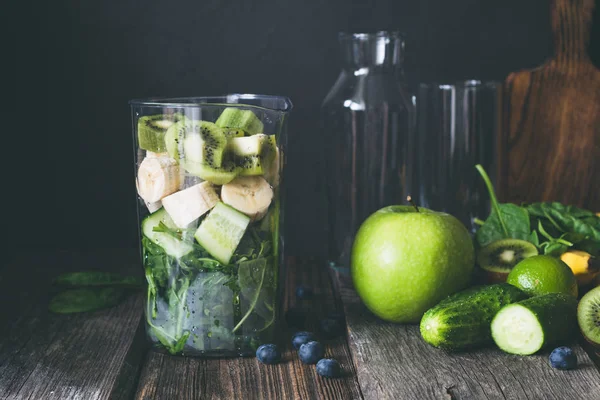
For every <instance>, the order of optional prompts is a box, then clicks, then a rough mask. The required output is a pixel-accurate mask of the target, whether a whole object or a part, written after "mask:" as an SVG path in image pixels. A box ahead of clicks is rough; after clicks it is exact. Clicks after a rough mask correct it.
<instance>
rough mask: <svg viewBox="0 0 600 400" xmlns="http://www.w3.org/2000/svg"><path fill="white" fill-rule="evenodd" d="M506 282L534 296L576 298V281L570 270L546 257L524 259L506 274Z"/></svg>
mask: <svg viewBox="0 0 600 400" xmlns="http://www.w3.org/2000/svg"><path fill="white" fill-rule="evenodd" d="M506 282H508V283H510V284H511V285H514V286H516V287H518V288H519V289H521V290H523V291H525V293H527V294H529V295H531V296H535V295H540V294H547V293H564V294H570V295H571V296H574V297H577V293H578V289H577V280H576V279H575V275H573V272H572V271H571V269H570V268H569V267H568V266H567V264H565V263H564V262H562V261H561V260H559V259H558V258H554V257H552V256H548V255H538V256H533V257H529V258H526V259H525V260H523V261H521V262H520V263H518V264H517V265H516V266H515V267H514V268H513V270H512V271H511V272H510V274H508V278H506Z"/></svg>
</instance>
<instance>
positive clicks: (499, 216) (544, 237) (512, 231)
mask: <svg viewBox="0 0 600 400" xmlns="http://www.w3.org/2000/svg"><path fill="white" fill-rule="evenodd" d="M475 168H476V169H477V171H479V173H480V174H481V177H482V178H483V180H484V182H485V184H486V187H487V189H488V192H489V195H490V201H491V203H492V212H491V213H490V215H489V217H488V218H487V220H486V221H485V222H483V223H481V221H479V222H478V225H479V226H480V227H479V229H478V230H477V232H476V234H475V239H476V242H477V245H478V247H480V248H481V247H484V246H486V245H488V244H490V243H492V242H495V241H497V240H501V239H507V238H514V239H521V240H527V241H529V242H531V243H533V244H534V245H535V246H537V247H538V249H539V250H540V252H541V253H543V254H548V255H552V256H560V255H561V254H563V253H564V252H565V251H567V250H569V249H576V250H583V251H586V252H588V253H590V254H592V255H595V256H600V217H598V216H597V215H595V214H594V213H593V212H592V211H588V210H584V209H581V208H578V207H575V206H572V205H564V204H561V203H558V202H543V203H532V204H525V205H522V206H518V205H516V204H510V203H504V204H501V203H498V200H497V199H496V195H495V193H494V188H493V186H492V184H491V181H490V179H489V177H488V175H487V174H486V172H485V170H484V169H483V167H482V166H481V165H476V167H475Z"/></svg>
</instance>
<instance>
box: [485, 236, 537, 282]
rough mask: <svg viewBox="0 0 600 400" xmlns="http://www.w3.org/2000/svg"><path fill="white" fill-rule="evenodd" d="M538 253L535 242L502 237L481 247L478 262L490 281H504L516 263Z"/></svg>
mask: <svg viewBox="0 0 600 400" xmlns="http://www.w3.org/2000/svg"><path fill="white" fill-rule="evenodd" d="M537 255H538V249H537V247H535V245H534V244H533V243H530V242H527V241H525V240H520V239H501V240H497V241H495V242H492V243H490V244H488V245H487V246H485V247H482V248H481V249H479V251H478V252H477V264H478V265H479V267H480V268H481V269H483V270H484V271H485V272H486V275H487V281H488V282H491V283H497V282H504V281H506V277H507V276H508V274H509V273H510V271H511V270H512V269H513V268H514V266H515V265H517V264H518V263H519V262H520V261H522V260H524V259H526V258H528V257H532V256H537Z"/></svg>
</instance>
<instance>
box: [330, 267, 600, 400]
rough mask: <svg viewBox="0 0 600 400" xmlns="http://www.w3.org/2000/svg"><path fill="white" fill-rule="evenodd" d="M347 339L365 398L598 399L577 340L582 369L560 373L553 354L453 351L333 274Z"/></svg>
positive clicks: (591, 368) (599, 375) (594, 371)
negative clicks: (371, 307)
mask: <svg viewBox="0 0 600 400" xmlns="http://www.w3.org/2000/svg"><path fill="white" fill-rule="evenodd" d="M335 279H336V281H337V286H338V291H339V292H340V295H341V298H342V301H343V304H344V311H345V313H346V321H347V328H348V342H349V346H350V350H351V351H352V358H353V360H354V365H355V368H356V370H357V377H358V381H359V382H360V386H361V391H362V393H363V395H364V397H365V399H378V400H379V399H403V400H410V399H418V400H427V399H457V400H458V399H473V400H475V399H477V400H479V399H518V400H521V399H544V400H546V399H556V400H567V399H573V400H575V399H589V400H591V399H600V371H599V370H598V368H597V367H596V365H595V364H594V363H593V361H592V360H591V359H590V357H589V356H588V355H587V354H586V352H585V351H584V350H583V349H582V348H581V347H580V346H579V345H577V344H574V345H573V349H574V350H575V352H576V353H577V357H578V359H579V365H580V366H579V368H578V369H576V370H572V371H559V370H555V369H553V368H551V367H550V366H549V365H548V352H547V351H546V352H542V353H541V354H538V355H534V356H529V357H519V356H512V355H508V354H504V353H502V352H501V351H499V350H497V349H494V348H486V349H480V350H476V351H469V352H462V353H454V354H452V353H448V352H445V351H443V350H439V349H436V348H434V347H431V346H429V345H428V344H426V343H425V342H424V341H423V340H422V339H421V336H420V333H419V327H418V326H417V325H401V324H392V323H386V322H383V321H381V320H379V319H377V318H376V317H375V316H374V315H373V314H371V313H370V312H369V311H368V310H367V309H366V307H365V306H364V305H363V304H362V302H361V301H360V300H359V299H358V297H357V295H356V293H355V292H354V290H353V289H352V288H351V287H350V286H349V284H350V282H349V280H348V279H347V278H345V277H344V276H343V275H339V274H336V276H335Z"/></svg>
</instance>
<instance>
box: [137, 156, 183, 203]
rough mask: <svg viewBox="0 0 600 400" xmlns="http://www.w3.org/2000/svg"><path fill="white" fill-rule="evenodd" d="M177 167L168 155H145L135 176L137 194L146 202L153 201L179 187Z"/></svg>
mask: <svg viewBox="0 0 600 400" xmlns="http://www.w3.org/2000/svg"><path fill="white" fill-rule="evenodd" d="M180 179H181V178H180V174H179V167H178V166H177V161H175V160H174V159H172V158H170V157H146V158H144V159H143V160H142V163H141V164H140V168H139V170H138V176H137V188H138V194H139V195H140V197H141V198H142V199H144V200H145V201H146V203H155V202H157V201H159V200H160V199H162V198H163V197H165V196H168V195H170V194H171V193H173V192H175V191H177V189H179V183H180Z"/></svg>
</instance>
